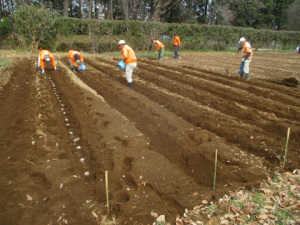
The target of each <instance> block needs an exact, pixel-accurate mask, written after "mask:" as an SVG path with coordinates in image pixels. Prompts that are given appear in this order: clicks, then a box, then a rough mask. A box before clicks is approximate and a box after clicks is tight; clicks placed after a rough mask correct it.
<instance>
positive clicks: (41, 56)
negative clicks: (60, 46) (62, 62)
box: [38, 50, 58, 73]
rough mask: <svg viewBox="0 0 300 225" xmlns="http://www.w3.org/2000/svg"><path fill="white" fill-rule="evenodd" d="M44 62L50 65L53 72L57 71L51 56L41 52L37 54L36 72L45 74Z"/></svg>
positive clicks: (45, 51)
mask: <svg viewBox="0 0 300 225" xmlns="http://www.w3.org/2000/svg"><path fill="white" fill-rule="evenodd" d="M45 62H46V63H50V62H51V63H52V65H53V67H54V69H55V70H58V66H57V62H56V61H55V59H54V57H53V55H52V54H51V53H50V52H49V51H48V50H41V51H40V52H39V59H38V70H39V72H40V73H45Z"/></svg>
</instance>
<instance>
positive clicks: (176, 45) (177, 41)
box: [173, 34, 181, 58]
mask: <svg viewBox="0 0 300 225" xmlns="http://www.w3.org/2000/svg"><path fill="white" fill-rule="evenodd" d="M173 37H174V41H173V45H174V58H178V51H179V49H180V46H181V42H180V38H179V37H178V36H177V35H176V34H173Z"/></svg>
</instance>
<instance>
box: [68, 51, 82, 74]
mask: <svg viewBox="0 0 300 225" xmlns="http://www.w3.org/2000/svg"><path fill="white" fill-rule="evenodd" d="M68 57H69V61H70V64H71V69H72V70H73V71H74V72H75V71H76V70H83V69H82V68H85V67H83V66H82V65H84V61H83V57H82V55H81V53H80V52H79V51H74V50H70V51H69V53H68ZM84 70H85V69H84Z"/></svg>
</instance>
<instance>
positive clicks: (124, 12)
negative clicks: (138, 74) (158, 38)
mask: <svg viewBox="0 0 300 225" xmlns="http://www.w3.org/2000/svg"><path fill="white" fill-rule="evenodd" d="M24 6H35V7H43V8H45V9H47V10H49V11H50V12H51V13H54V14H57V15H61V16H63V17H73V18H79V19H96V20H102V19H106V20H108V19H109V20H125V21H132V20H136V21H152V22H164V23H187V24H209V25H228V26H237V27H253V28H256V29H272V30H293V31H299V30H300V14H299V11H300V0H51V1H50V0H0V19H4V18H8V17H12V16H13V14H14V13H15V12H16V10H17V9H18V8H20V7H24Z"/></svg>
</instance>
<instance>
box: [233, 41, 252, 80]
mask: <svg viewBox="0 0 300 225" xmlns="http://www.w3.org/2000/svg"><path fill="white" fill-rule="evenodd" d="M239 44H241V47H239V48H238V50H237V51H239V50H242V55H243V57H242V60H241V64H240V71H239V74H240V78H241V79H243V78H244V75H245V74H246V81H249V80H250V71H249V65H250V62H251V59H252V56H253V52H252V48H251V45H250V43H249V42H247V41H246V39H245V38H244V37H242V38H240V41H239Z"/></svg>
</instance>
